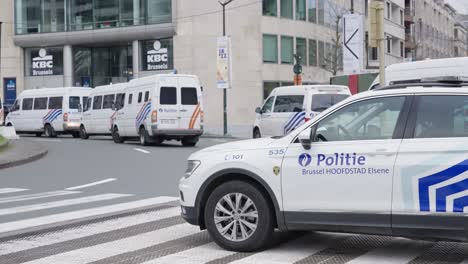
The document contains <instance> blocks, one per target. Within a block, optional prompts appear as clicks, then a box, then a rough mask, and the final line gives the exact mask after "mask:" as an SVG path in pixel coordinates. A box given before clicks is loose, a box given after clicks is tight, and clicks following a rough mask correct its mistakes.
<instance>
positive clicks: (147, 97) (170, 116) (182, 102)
mask: <svg viewBox="0 0 468 264" xmlns="http://www.w3.org/2000/svg"><path fill="white" fill-rule="evenodd" d="M124 93H125V95H124V96H122V97H120V98H119V100H117V101H116V110H117V112H116V115H115V118H114V121H113V125H112V137H113V139H114V142H116V143H122V142H124V141H125V140H126V139H129V138H135V137H138V138H139V140H140V143H141V145H148V144H152V143H154V144H160V143H162V142H163V141H164V140H179V141H181V142H182V145H184V146H195V145H196V144H197V142H198V139H199V137H200V135H202V133H203V117H204V113H203V104H202V88H201V85H200V80H199V79H198V77H197V76H194V75H183V74H158V75H154V76H149V77H144V78H140V79H134V80H131V81H130V82H129V83H127V84H126V87H125V91H124Z"/></svg>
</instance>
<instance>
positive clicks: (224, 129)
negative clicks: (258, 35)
mask: <svg viewBox="0 0 468 264" xmlns="http://www.w3.org/2000/svg"><path fill="white" fill-rule="evenodd" d="M232 1H233V0H227V1H219V3H220V4H221V6H222V7H223V37H225V36H226V6H227V5H228V4H229V3H231V2H232ZM226 90H227V88H224V89H223V134H224V136H227V134H228V124H227V91H226Z"/></svg>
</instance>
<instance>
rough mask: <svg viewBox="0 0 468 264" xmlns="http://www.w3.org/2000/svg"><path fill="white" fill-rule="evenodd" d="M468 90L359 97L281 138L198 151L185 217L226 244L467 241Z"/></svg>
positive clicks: (185, 184) (419, 87) (435, 88)
mask: <svg viewBox="0 0 468 264" xmlns="http://www.w3.org/2000/svg"><path fill="white" fill-rule="evenodd" d="M467 157H468V82H466V83H457V84H456V83H453V82H452V83H449V84H448V83H441V82H437V83H421V84H411V85H399V86H394V87H387V88H382V89H378V90H376V91H368V92H364V93H361V94H358V95H355V96H352V97H350V98H348V99H346V100H344V101H342V102H340V103H338V104H337V105H335V106H333V107H331V108H329V109H328V110H325V111H324V112H322V113H321V114H319V115H317V116H315V117H314V118H313V119H312V120H311V121H309V122H307V123H305V124H303V125H301V126H300V127H298V128H297V129H295V130H294V131H292V132H291V133H289V134H287V135H285V136H283V137H281V138H262V139H253V140H247V141H239V142H232V143H227V144H222V145H217V146H212V147H209V148H206V149H204V150H201V151H198V152H196V153H194V154H192V155H191V156H190V157H189V159H188V167H187V171H186V174H185V176H184V177H183V178H182V179H181V180H180V183H179V189H180V201H181V206H182V216H183V217H184V219H185V220H186V221H188V222H189V223H191V224H194V225H198V226H200V227H201V228H202V229H205V228H206V229H208V232H209V233H210V235H211V236H212V238H213V239H214V240H215V241H216V242H217V243H218V244H219V245H221V246H222V247H224V248H226V249H228V250H235V251H252V250H256V249H259V248H262V247H264V246H266V245H267V244H268V242H269V241H270V238H271V236H272V233H273V230H274V229H275V228H277V229H279V230H283V231H286V230H289V231H291V230H319V231H336V232H350V233H368V234H377V235H391V236H406V237H415V238H434V239H448V240H461V241H467V239H468V184H467V181H468V159H467Z"/></svg>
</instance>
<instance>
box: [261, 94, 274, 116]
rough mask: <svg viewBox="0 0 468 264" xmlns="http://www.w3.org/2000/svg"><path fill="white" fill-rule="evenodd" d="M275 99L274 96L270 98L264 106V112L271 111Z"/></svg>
mask: <svg viewBox="0 0 468 264" xmlns="http://www.w3.org/2000/svg"><path fill="white" fill-rule="evenodd" d="M274 101H275V97H274V96H272V97H270V98H268V100H267V101H266V102H265V104H264V105H263V107H262V113H271V107H272V106H273V102H274Z"/></svg>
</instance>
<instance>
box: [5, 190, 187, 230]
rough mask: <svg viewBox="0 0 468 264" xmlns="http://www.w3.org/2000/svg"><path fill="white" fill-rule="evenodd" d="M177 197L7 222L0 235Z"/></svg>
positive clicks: (169, 200)
mask: <svg viewBox="0 0 468 264" xmlns="http://www.w3.org/2000/svg"><path fill="white" fill-rule="evenodd" d="M178 200H179V198H177V197H168V196H160V197H155V198H150V199H144V200H138V201H133V202H128V203H119V204H113V205H108V206H102V207H95V208H91V209H84V210H78V211H73V212H67V213H60V214H54V215H47V216H42V217H36V218H29V219H24V220H19V221H15V222H6V223H1V224H0V233H2V232H11V231H17V230H21V229H25V228H31V227H38V226H41V225H47V224H54V223H59V222H63V221H70V220H77V219H81V218H85V217H91V216H99V215H103V214H108V213H118V212H119V211H124V210H129V209H137V208H139V207H146V206H150V205H157V204H161V203H167V202H173V201H178Z"/></svg>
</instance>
